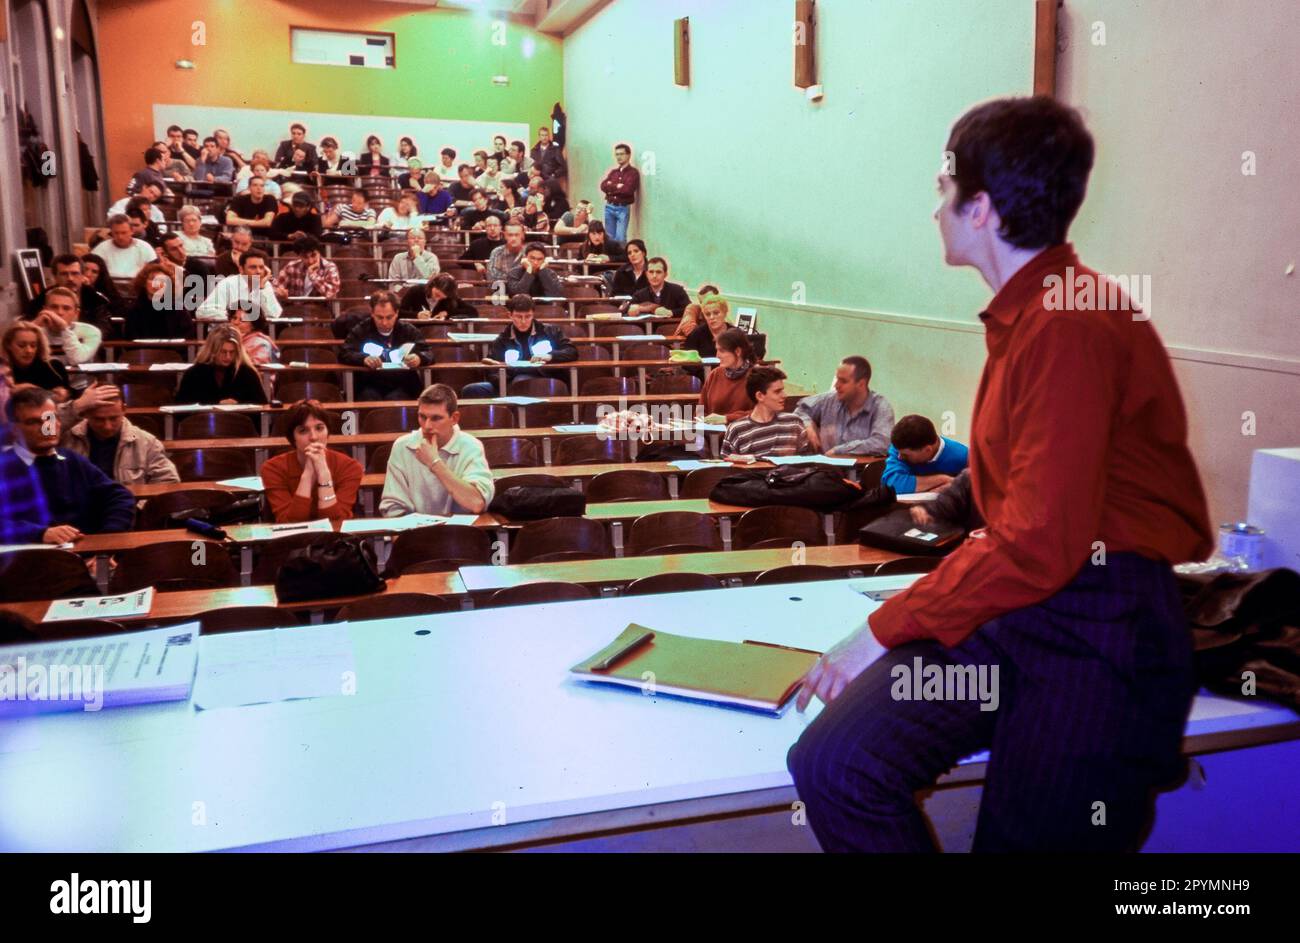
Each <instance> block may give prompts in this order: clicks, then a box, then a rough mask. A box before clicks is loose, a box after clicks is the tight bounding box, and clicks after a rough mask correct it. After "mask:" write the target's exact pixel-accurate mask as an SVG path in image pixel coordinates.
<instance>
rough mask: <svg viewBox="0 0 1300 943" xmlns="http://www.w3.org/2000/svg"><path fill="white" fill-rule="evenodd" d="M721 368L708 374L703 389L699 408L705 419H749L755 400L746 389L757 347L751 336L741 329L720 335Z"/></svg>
mask: <svg viewBox="0 0 1300 943" xmlns="http://www.w3.org/2000/svg"><path fill="white" fill-rule="evenodd" d="M717 347H718V367H717V369H715V370H711V371H710V372H709V377H708V379H707V380H705V381H704V388H703V389H701V390H700V408H701V409H703V410H704V415H705V416H706V417H710V416H711V417H713V418H714V421H715V422H716V421H717V417H718V416H722V417H723V421H724V422H735V421H736V420H737V419H740V418H741V417H742V416H748V415H749V413H750V410H752V409H753V408H754V401H753V400H752V399H750V398H749V392H748V391H747V390H746V389H745V380H746V378H747V377H748V376H749V371H750V369H751V368H752V367H753V366H754V348H753V347H752V346H750V343H749V335H748V334H746V333H745V332H744V331H742V330H741V329H740V328H738V327H729V328H727V329H726V330H725V331H723V332H722V333H721V334H719V335H718V340H717Z"/></svg>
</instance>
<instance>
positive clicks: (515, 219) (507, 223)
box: [503, 217, 528, 232]
mask: <svg viewBox="0 0 1300 943" xmlns="http://www.w3.org/2000/svg"><path fill="white" fill-rule="evenodd" d="M511 226H518V227H519V228H520V229H522V230H523V231H524V232H528V227H527V226H525V225H524V221H523V220H522V219H519V218H518V217H511V218H510V219H508V220H506V221H505V224H504V227H503V228H505V229H509V228H510V227H511Z"/></svg>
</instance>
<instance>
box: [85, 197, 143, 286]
mask: <svg viewBox="0 0 1300 943" xmlns="http://www.w3.org/2000/svg"><path fill="white" fill-rule="evenodd" d="M108 236H109V237H108V238H107V239H105V240H104V241H103V242H101V243H100V244H99V245H97V246H95V248H94V249H93V250H91V251H92V252H93V253H94V254H95V255H97V256H99V257H100V258H101V259H103V260H104V267H105V268H107V269H108V274H109V276H111V277H112V278H135V274H136V272H138V271H140V269H142V268H144V267H145V266H146V265H148V264H149V263H150V262H155V261H157V259H158V253H156V252H154V249H153V246H151V245H149V243H147V242H145V241H144V240H143V239H137V238H136V237H135V232H134V231H133V230H132V228H131V220H130V219H129V218H128V217H126V216H124V215H122V214H121V213H118V214H117V215H116V216H111V217H109V220H108Z"/></svg>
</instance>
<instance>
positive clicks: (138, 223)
mask: <svg viewBox="0 0 1300 943" xmlns="http://www.w3.org/2000/svg"><path fill="white" fill-rule="evenodd" d="M149 210H150V204H149V201H148V200H146V199H145V198H144V197H142V196H137V197H132V198H131V202H130V203H128V204H127V206H126V209H125V210H124V211H123V214H122V215H124V216H125V217H126V218H127V219H128V220H129V221H130V223H131V235H132V236H134V237H135V238H136V239H139V240H140V241H141V242H147V243H148V244H149V245H150V246H152V247H153V248H155V249H156V248H158V245H159V244H160V243H161V241H162V229H161V228H160V227H159V225H158V224H157V223H155V222H154V221H153V220H152V219H150V218H149Z"/></svg>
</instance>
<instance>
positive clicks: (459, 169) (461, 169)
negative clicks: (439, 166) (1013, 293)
mask: <svg viewBox="0 0 1300 943" xmlns="http://www.w3.org/2000/svg"><path fill="white" fill-rule="evenodd" d="M473 169H474V168H473V167H471V166H470V165H469V164H461V165H460V166H459V167H457V168H456V173H458V174H463V173H464V172H465V171H467V170H473Z"/></svg>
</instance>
